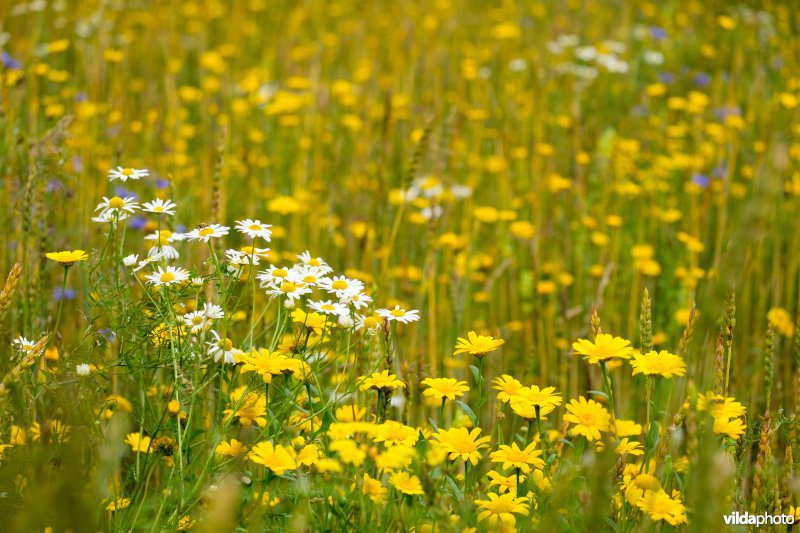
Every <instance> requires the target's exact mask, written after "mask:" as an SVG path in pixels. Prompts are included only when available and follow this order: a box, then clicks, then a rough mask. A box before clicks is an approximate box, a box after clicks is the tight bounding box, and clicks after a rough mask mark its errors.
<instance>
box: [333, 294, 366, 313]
mask: <svg viewBox="0 0 800 533" xmlns="http://www.w3.org/2000/svg"><path fill="white" fill-rule="evenodd" d="M371 301H372V297H371V296H369V295H368V294H367V293H365V292H348V293H347V294H345V295H344V296H343V297H341V298H339V302H341V303H342V304H344V305H352V306H353V307H355V308H356V309H362V308H364V307H366V306H367V305H368V304H369V303H370V302H371Z"/></svg>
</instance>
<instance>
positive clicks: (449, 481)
mask: <svg viewBox="0 0 800 533" xmlns="http://www.w3.org/2000/svg"><path fill="white" fill-rule="evenodd" d="M444 478H445V479H446V480H447V484H448V485H450V489H451V490H452V491H453V495H454V496H455V497H456V499H457V500H458V501H462V500H463V499H464V495H463V494H461V491H460V490H459V489H458V485H456V482H455V481H453V478H451V477H450V476H448V475H447V474H445V476H444Z"/></svg>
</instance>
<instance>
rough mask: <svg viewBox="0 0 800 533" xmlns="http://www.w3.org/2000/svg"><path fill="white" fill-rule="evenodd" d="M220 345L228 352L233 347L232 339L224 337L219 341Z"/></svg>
mask: <svg viewBox="0 0 800 533" xmlns="http://www.w3.org/2000/svg"><path fill="white" fill-rule="evenodd" d="M219 345H220V347H222V348H223V349H224V350H225V351H226V352H229V351H231V350H232V349H233V341H232V340H230V339H225V340H224V341H222V342H221V343H219Z"/></svg>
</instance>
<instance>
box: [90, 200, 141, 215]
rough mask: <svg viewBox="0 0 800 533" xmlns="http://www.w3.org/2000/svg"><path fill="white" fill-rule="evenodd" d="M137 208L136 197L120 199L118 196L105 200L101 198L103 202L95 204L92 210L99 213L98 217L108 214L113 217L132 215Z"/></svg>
mask: <svg viewBox="0 0 800 533" xmlns="http://www.w3.org/2000/svg"><path fill="white" fill-rule="evenodd" d="M138 208H139V204H137V203H136V197H134V196H126V197H125V198H120V197H119V196H113V197H111V198H106V197H105V196H103V201H102V202H100V203H99V204H97V207H96V208H95V209H94V210H95V211H100V215H104V214H110V215H112V216H113V215H121V214H123V213H129V214H133V213H135V212H136V210H137V209H138ZM126 216H127V215H126ZM120 220H122V219H120Z"/></svg>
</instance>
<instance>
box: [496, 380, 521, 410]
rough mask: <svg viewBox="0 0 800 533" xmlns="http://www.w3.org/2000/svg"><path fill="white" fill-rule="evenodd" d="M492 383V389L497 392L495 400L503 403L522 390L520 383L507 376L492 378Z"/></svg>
mask: <svg viewBox="0 0 800 533" xmlns="http://www.w3.org/2000/svg"><path fill="white" fill-rule="evenodd" d="M492 383H494V387H492V388H493V389H494V390H496V391H497V400H498V401H501V402H504V403H508V402H509V401H510V400H511V398H513V397H514V396H516V395H517V394H519V391H520V389H522V383H520V382H519V381H518V380H517V379H515V378H513V377H511V376H509V375H508V374H503V375H502V376H500V377H499V378H494V379H493V380H492Z"/></svg>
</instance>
